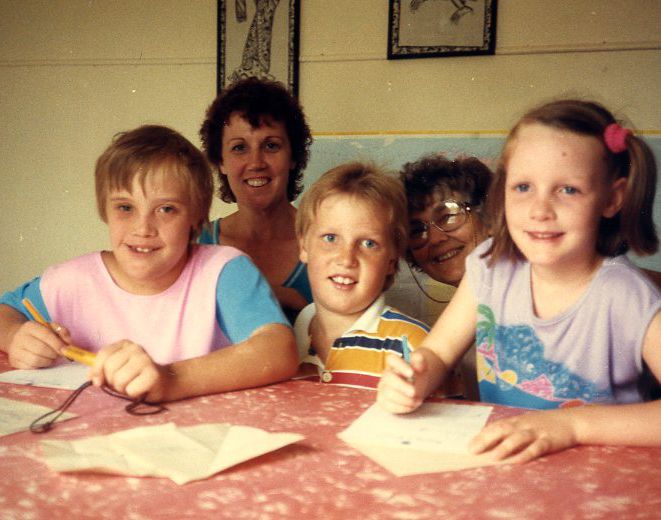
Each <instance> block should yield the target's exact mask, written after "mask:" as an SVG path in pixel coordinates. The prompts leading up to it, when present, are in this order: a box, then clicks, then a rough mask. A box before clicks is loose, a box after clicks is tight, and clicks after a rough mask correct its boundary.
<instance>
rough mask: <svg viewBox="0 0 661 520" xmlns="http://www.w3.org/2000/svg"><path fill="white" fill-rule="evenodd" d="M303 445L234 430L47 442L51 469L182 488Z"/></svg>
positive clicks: (202, 428)
mask: <svg viewBox="0 0 661 520" xmlns="http://www.w3.org/2000/svg"><path fill="white" fill-rule="evenodd" d="M301 439H303V436H302V435H299V434H294V433H269V432H266V431H264V430H261V429H259V428H252V427H248V426H235V425H231V424H224V423H216V424H199V425H196V426H189V427H181V428H180V427H177V426H176V425H175V424H174V423H166V424H162V425H158V426H146V427H141V428H133V429H130V430H123V431H120V432H116V433H112V434H110V435H99V436H94V437H87V438H84V439H80V440H74V441H50V440H46V441H42V442H41V449H42V453H43V456H44V458H45V460H46V463H47V464H48V466H49V467H50V468H51V469H53V470H55V471H58V472H79V471H88V472H97V473H111V474H118V475H127V476H139V477H148V476H150V477H164V478H169V479H171V480H172V481H174V482H175V483H177V484H185V483H187V482H191V481H194V480H200V479H204V478H207V477H209V476H211V475H214V474H215V473H218V472H220V471H223V470H225V469H227V468H229V467H232V466H234V465H236V464H239V463H241V462H244V461H246V460H249V459H252V458H255V457H258V456H260V455H263V454H265V453H269V452H271V451H275V450H277V449H279V448H282V447H283V446H286V445H288V444H292V443H294V442H297V441H299V440H301Z"/></svg>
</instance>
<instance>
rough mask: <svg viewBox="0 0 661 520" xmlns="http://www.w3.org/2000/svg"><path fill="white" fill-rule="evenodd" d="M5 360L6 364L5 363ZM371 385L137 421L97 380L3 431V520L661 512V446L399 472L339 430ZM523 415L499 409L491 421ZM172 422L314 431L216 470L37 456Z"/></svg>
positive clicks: (62, 393) (199, 406)
mask: <svg viewBox="0 0 661 520" xmlns="http://www.w3.org/2000/svg"><path fill="white" fill-rule="evenodd" d="M7 368H8V367H7V365H6V358H4V357H3V358H2V359H0V371H3V370H6V369H7ZM68 394H69V391H66V390H52V389H46V388H36V387H28V386H19V385H13V384H6V383H0V396H2V397H6V398H10V399H18V400H24V401H29V402H33V403H36V404H42V405H46V406H50V407H53V408H54V407H56V406H57V405H59V404H60V403H61V402H62V401H63V400H64V399H65V398H66V397H67V396H68ZM373 402H374V392H373V391H370V390H360V389H351V388H344V387H338V386H331V385H325V384H322V383H312V382H306V381H288V382H285V383H280V384H277V385H272V386H268V387H263V388H255V389H249V390H243V391H237V392H230V393H226V394H219V395H213V396H206V397H199V398H195V399H189V400H185V401H181V402H177V403H171V404H169V405H168V408H169V411H168V412H166V413H162V414H159V415H153V416H142V417H135V416H130V415H128V414H127V413H125V411H124V406H125V401H121V400H119V399H117V398H114V397H111V396H108V395H106V394H105V393H103V392H102V391H100V390H99V389H96V388H90V389H87V390H86V391H85V392H83V394H81V396H80V397H79V398H78V400H77V401H76V402H75V403H74V404H73V406H72V407H71V408H70V410H69V411H71V412H74V413H76V414H78V416H79V417H77V418H75V419H71V420H69V421H66V422H63V423H59V424H57V425H56V427H55V429H54V430H52V431H51V432H49V433H47V434H42V435H35V434H32V433H30V432H21V433H16V434H13V435H9V436H5V437H0V475H1V478H0V518H1V519H2V520H6V519H27V518H30V519H32V518H35V519H39V518H48V519H53V518H73V519H77V518H96V519H104V518H108V519H113V520H119V519H133V520H139V519H151V518H171V519H182V518H232V519H244V518H245V519H255V518H256V519H263V520H269V519H281V518H306V519H307V518H324V519H335V518H338V519H339V518H343V519H344V518H346V519H354V518H356V519H358V518H359V519H388V518H395V519H409V520H418V519H427V518H443V519H469V518H470V519H475V518H490V519H504V518H506V519H511V518H525V519H535V518H554V519H556V520H559V519H565V518H567V519H568V518H572V519H573V518H594V519H597V518H618V519H619V518H633V517H635V518H661V464H660V461H661V449H651V448H650V449H647V448H645V449H641V448H628V447H610V446H609V447H598V446H584V447H578V448H574V449H571V450H567V451H565V452H562V453H558V454H554V455H551V456H548V457H544V458H541V459H538V460H536V461H533V462H531V463H528V464H525V465H516V466H513V465H508V466H498V467H495V466H491V467H484V468H477V469H471V470H464V471H459V472H448V473H436V474H427V475H417V476H409V477H401V478H397V477H395V476H393V475H391V474H390V473H389V472H388V471H386V470H385V469H383V468H381V467H380V466H379V465H377V464H376V463H375V462H373V461H371V460H370V459H368V458H366V457H364V456H363V455H362V454H360V453H359V452H358V451H356V450H354V449H353V448H351V447H350V446H348V445H347V444H345V443H343V442H342V441H341V440H340V439H338V438H337V436H336V434H337V433H338V432H340V431H342V430H343V429H345V428H346V427H347V426H348V425H349V424H350V423H351V422H353V421H354V420H355V419H356V418H357V417H358V416H359V415H360V414H361V413H362V412H363V411H364V410H366V409H367V408H368V407H369V406H370V405H371V404H372V403H373ZM512 413H518V411H516V410H512V409H508V408H500V407H499V408H496V409H495V411H494V413H493V414H492V418H497V417H503V416H505V415H508V414H512ZM168 421H173V422H175V423H177V425H179V426H190V425H194V424H197V423H200V422H230V423H233V424H242V425H247V426H254V427H259V428H263V429H265V430H268V431H273V432H277V431H283V432H298V433H301V434H303V435H304V436H305V440H303V441H301V442H299V443H296V444H293V445H290V446H287V447H285V448H283V449H281V450H279V451H276V452H272V453H270V454H267V455H265V456H262V457H259V458H257V459H253V460H251V461H248V462H245V463H243V464H241V465H239V466H235V467H234V468H230V469H229V470H227V471H225V472H223V473H219V474H217V475H215V476H213V477H211V478H209V479H207V480H204V481H198V482H192V483H189V484H186V485H183V486H177V485H176V484H174V483H173V482H171V481H170V480H167V479H156V478H131V477H120V476H111V475H100V474H58V473H54V472H52V471H51V470H50V469H49V468H48V467H47V466H46V465H45V464H44V463H43V462H41V461H40V455H39V453H40V452H39V441H40V440H42V439H75V438H80V437H84V436H88V435H92V434H104V433H111V432H114V431H117V430H120V429H128V428H133V427H138V426H146V425H153V424H161V423H164V422H168Z"/></svg>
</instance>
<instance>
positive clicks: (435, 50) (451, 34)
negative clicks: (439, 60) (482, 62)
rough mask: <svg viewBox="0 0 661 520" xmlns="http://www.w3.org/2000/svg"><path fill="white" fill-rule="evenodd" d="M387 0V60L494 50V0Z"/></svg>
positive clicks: (464, 54) (495, 3)
mask: <svg viewBox="0 0 661 520" xmlns="http://www.w3.org/2000/svg"><path fill="white" fill-rule="evenodd" d="M389 2H390V11H389V17H388V21H389V26H388V59H389V60H393V59H400V58H431V57H437V56H469V55H474V54H475V55H479V54H494V51H495V49H496V8H497V0H389Z"/></svg>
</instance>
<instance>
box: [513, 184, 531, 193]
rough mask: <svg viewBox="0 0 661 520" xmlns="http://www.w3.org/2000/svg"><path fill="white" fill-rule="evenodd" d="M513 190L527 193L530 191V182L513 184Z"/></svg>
mask: <svg viewBox="0 0 661 520" xmlns="http://www.w3.org/2000/svg"><path fill="white" fill-rule="evenodd" d="M514 191H518V192H519V193H527V192H528V191H530V184H527V183H525V182H522V183H521V184H517V185H516V186H514Z"/></svg>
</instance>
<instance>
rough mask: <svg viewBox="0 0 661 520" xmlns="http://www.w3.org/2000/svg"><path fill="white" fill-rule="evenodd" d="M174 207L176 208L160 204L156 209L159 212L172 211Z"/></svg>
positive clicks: (174, 209)
mask: <svg viewBox="0 0 661 520" xmlns="http://www.w3.org/2000/svg"><path fill="white" fill-rule="evenodd" d="M176 209H177V208H175V207H174V206H161V207H160V208H158V210H159V211H160V212H161V213H174V212H175V211H176Z"/></svg>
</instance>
